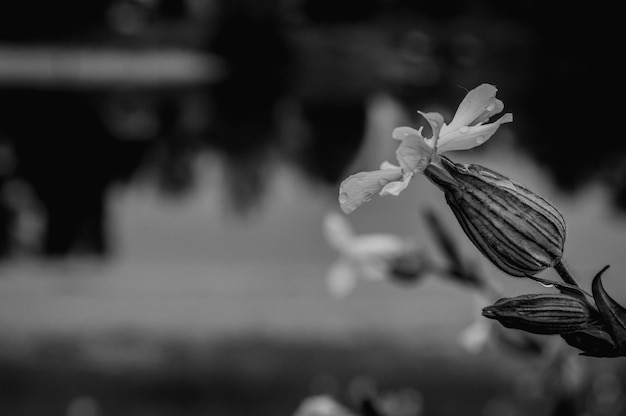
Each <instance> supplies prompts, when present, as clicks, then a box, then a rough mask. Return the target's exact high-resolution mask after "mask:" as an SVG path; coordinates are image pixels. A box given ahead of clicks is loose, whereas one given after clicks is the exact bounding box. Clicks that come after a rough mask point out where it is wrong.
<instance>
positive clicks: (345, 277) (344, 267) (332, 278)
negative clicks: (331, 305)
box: [326, 259, 357, 298]
mask: <svg viewBox="0 0 626 416" xmlns="http://www.w3.org/2000/svg"><path fill="white" fill-rule="evenodd" d="M356 280H357V274H356V270H355V269H354V266H353V264H352V263H351V262H350V261H348V260H346V259H339V260H337V261H336V262H335V263H334V264H333V265H332V266H331V268H330V270H329V271H328V275H327V277H326V283H327V285H328V291H329V292H330V294H331V295H333V296H335V297H338V298H343V297H346V296H348V295H349V294H350V293H351V292H352V291H353V290H354V287H355V286H356Z"/></svg>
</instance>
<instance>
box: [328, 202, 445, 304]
mask: <svg viewBox="0 0 626 416" xmlns="http://www.w3.org/2000/svg"><path fill="white" fill-rule="evenodd" d="M323 227H324V228H323V230H324V235H325V237H326V241H327V242H328V244H329V245H330V246H331V247H332V248H333V249H335V250H336V251H337V253H338V254H339V258H338V259H337V260H336V261H335V263H334V264H333V265H332V266H331V267H330V270H329V271H328V275H327V281H328V288H329V290H330V293H332V294H333V295H335V296H338V297H344V296H346V295H348V294H349V293H350V292H352V290H353V289H354V287H355V285H356V283H357V281H358V280H359V279H364V280H370V281H390V282H393V281H396V282H404V283H414V282H416V281H418V280H419V279H421V278H422V277H424V276H425V275H427V274H428V273H430V272H431V271H432V268H433V263H432V261H431V259H430V257H429V256H428V255H427V253H426V252H425V251H424V250H423V249H422V248H421V247H420V246H419V245H418V244H417V242H416V241H415V240H412V239H408V238H401V237H398V236H395V235H391V234H363V235H356V234H355V233H354V230H353V229H352V227H351V226H350V224H349V223H348V221H347V220H346V218H345V217H344V216H342V215H341V214H338V213H329V214H327V215H326V217H325V218H324V224H323Z"/></svg>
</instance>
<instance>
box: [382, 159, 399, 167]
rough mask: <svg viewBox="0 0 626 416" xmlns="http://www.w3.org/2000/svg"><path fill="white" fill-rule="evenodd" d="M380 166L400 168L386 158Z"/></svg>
mask: <svg viewBox="0 0 626 416" xmlns="http://www.w3.org/2000/svg"><path fill="white" fill-rule="evenodd" d="M380 168H381V169H400V166H398V165H394V164H393V163H391V162H388V161H386V160H385V161H384V162H383V163H381V164H380Z"/></svg>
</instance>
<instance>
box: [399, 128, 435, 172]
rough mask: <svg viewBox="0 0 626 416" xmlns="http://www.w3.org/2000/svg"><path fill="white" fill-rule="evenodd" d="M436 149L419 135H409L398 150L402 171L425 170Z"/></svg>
mask: <svg viewBox="0 0 626 416" xmlns="http://www.w3.org/2000/svg"><path fill="white" fill-rule="evenodd" d="M433 152H434V149H433V147H432V146H430V145H429V144H428V143H427V142H426V140H424V138H423V137H422V136H421V135H419V136H415V135H409V136H407V137H405V139H404V140H402V143H400V146H398V149H397V150H396V157H397V158H398V162H399V163H400V167H401V168H402V172H404V173H406V172H423V171H424V169H426V166H428V163H429V162H430V158H431V157H432V155H433Z"/></svg>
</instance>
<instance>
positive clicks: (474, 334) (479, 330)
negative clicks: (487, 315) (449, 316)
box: [458, 319, 491, 354]
mask: <svg viewBox="0 0 626 416" xmlns="http://www.w3.org/2000/svg"><path fill="white" fill-rule="evenodd" d="M490 333H491V323H490V322H487V321H486V320H484V319H482V320H478V321H476V322H474V323H473V324H472V325H470V326H468V327H467V328H465V329H464V330H463V331H461V333H460V334H459V338H458V340H459V344H461V346H462V347H463V348H464V349H465V350H466V351H467V352H470V353H473V354H476V353H479V352H480V351H482V349H483V348H484V346H485V344H487V341H488V340H489V335H490Z"/></svg>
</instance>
